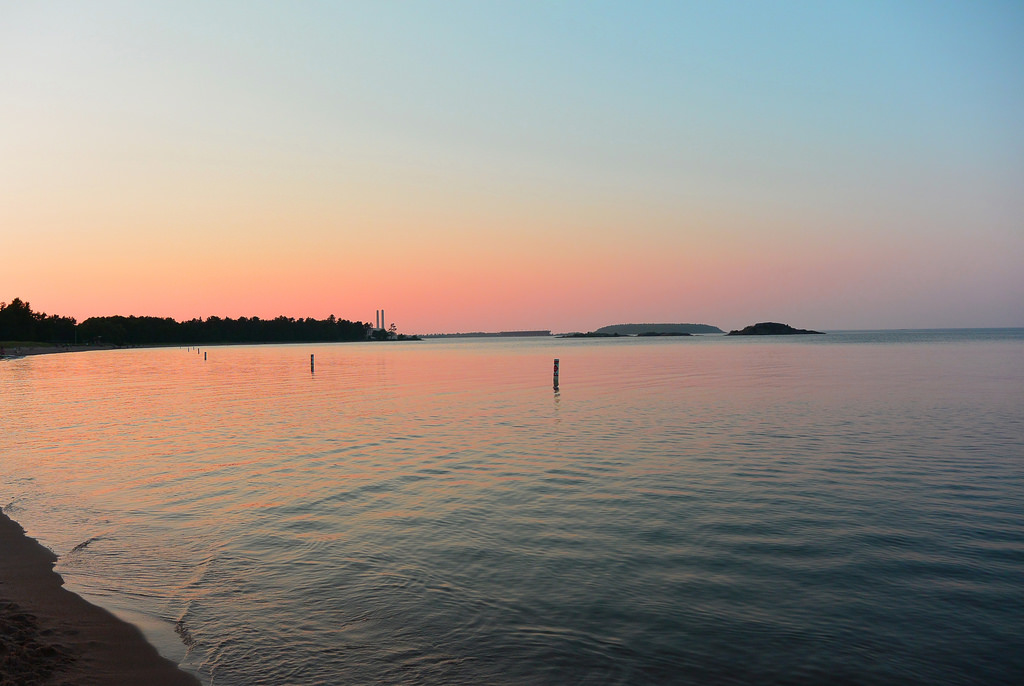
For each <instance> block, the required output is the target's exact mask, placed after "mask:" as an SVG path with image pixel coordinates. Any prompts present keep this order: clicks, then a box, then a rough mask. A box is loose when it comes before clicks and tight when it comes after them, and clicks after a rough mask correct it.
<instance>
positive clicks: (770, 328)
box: [726, 322, 824, 336]
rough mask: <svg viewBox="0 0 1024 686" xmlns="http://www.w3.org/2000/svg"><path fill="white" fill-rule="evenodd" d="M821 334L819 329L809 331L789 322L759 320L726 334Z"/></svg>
mask: <svg viewBox="0 0 1024 686" xmlns="http://www.w3.org/2000/svg"><path fill="white" fill-rule="evenodd" d="M802 333H812V334H822V335H824V334H823V332H821V331H810V330H808V329H794V328H793V327H792V326H790V325H789V324H779V323H778V322H761V323H759V324H751V325H750V326H748V327H745V328H743V329H740V330H739V331H730V332H729V333H727V334H726V335H727V336H788V335H791V334H802Z"/></svg>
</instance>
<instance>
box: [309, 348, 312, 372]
mask: <svg viewBox="0 0 1024 686" xmlns="http://www.w3.org/2000/svg"><path fill="white" fill-rule="evenodd" d="M309 371H310V372H312V371H313V353H310V354H309Z"/></svg>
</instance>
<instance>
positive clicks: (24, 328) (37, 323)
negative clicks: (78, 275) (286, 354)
mask: <svg viewBox="0 0 1024 686" xmlns="http://www.w3.org/2000/svg"><path fill="white" fill-rule="evenodd" d="M371 329H372V327H371V326H370V324H368V323H363V322H352V321H349V320H347V319H337V318H335V316H334V315H333V314H332V315H331V316H330V317H328V318H327V319H312V318H309V317H307V318H305V319H295V318H294V317H284V316H280V317H276V318H274V319H260V318H259V317H239V318H238V319H231V318H230V317H226V318H223V319H222V318H221V317H207V318H206V319H201V318H196V319H190V320H188V321H183V322H179V321H176V320H174V319H171V318H170V317H136V316H130V317H124V316H113V317H90V318H89V319H86V320H85V321H84V322H82V323H81V324H78V323H77V322H76V321H75V319H74V318H73V317H61V316H58V315H47V314H44V313H42V312H33V311H32V308H31V307H30V306H29V303H27V302H24V301H22V300H21V299H20V298H15V299H14V300H12V301H11V302H10V303H0V341H22V342H40V343H51V344H54V345H68V344H73V343H78V344H97V345H154V344H190V345H191V344H197V343H207V344H209V343H325V342H334V341H361V340H366V338H367V336H368V334H369V333H370V331H371Z"/></svg>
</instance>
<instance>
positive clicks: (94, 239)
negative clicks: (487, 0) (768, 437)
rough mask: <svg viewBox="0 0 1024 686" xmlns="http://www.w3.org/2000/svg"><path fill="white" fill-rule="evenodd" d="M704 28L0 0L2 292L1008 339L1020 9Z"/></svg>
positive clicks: (112, 305) (570, 7) (554, 18)
mask: <svg viewBox="0 0 1024 686" xmlns="http://www.w3.org/2000/svg"><path fill="white" fill-rule="evenodd" d="M730 7H731V6H729V7H724V6H723V7H718V6H715V5H711V6H708V5H706V4H703V3H701V4H696V5H689V4H686V3H669V4H667V5H661V4H659V3H653V4H647V5H645V6H643V7H640V8H638V7H636V6H634V5H630V4H627V3H622V4H615V3H612V4H602V5H601V6H600V7H598V6H594V5H592V4H590V3H582V4H577V3H571V2H570V3H558V4H556V5H554V6H551V5H545V4H539V5H527V6H521V5H518V4H509V5H486V6H474V5H471V6H470V7H468V8H467V7H463V8H461V9H460V10H459V11H457V12H456V11H455V10H454V8H452V7H451V6H450V5H449V4H447V3H433V2H421V3H399V4H385V5H378V4H365V5H362V4H361V5H351V4H343V5H341V6H337V7H330V6H329V7H323V6H318V5H308V6H307V5H304V6H291V5H271V6H269V7H263V8H261V9H258V10H257V9H255V8H249V7H248V6H243V5H235V4H233V3H223V4H219V5H218V6H217V7H216V8H212V9H211V8H203V9H202V10H200V9H199V8H183V7H178V6H174V5H167V6H163V5H160V4H157V5H149V4H147V5H146V6H139V7H133V6H128V7H124V6H119V5H113V4H109V5H108V4H105V3H99V4H98V5H96V6H90V8H89V9H88V11H87V10H86V9H85V8H82V7H79V6H78V5H75V4H66V5H64V4H60V3H58V4H57V5H52V6H51V5H47V6H46V7H41V6H37V5H34V4H27V5H20V6H19V5H15V6H13V7H8V8H6V9H4V10H3V11H2V12H3V16H2V18H0V46H2V47H0V110H2V111H3V112H4V126H3V127H0V251H2V254H3V257H2V265H3V266H2V268H0V300H5V301H9V300H10V299H12V298H14V297H21V298H22V299H24V300H27V301H29V302H31V304H32V306H33V308H34V309H35V310H37V311H44V312H48V313H56V314H64V315H69V316H74V317H77V318H78V319H79V321H82V320H84V319H85V318H87V317H89V316H94V315H106V314H125V315H128V314H138V315H154V316H170V317H174V318H177V319H188V318H192V317H197V316H198V317H205V316H211V315H217V316H230V317H238V316H252V315H257V316H261V317H274V316H277V315H280V314H284V315H287V316H294V317H306V316H312V317H325V316H327V315H328V314H335V315H336V316H338V317H340V318H345V319H352V320H361V321H373V319H374V312H375V310H376V309H378V308H381V307H383V308H385V309H386V310H387V312H388V318H389V321H394V322H395V323H396V324H397V325H398V328H399V330H401V331H403V332H407V333H432V332H454V331H477V330H509V329H551V330H554V331H572V330H591V329H594V328H597V327H600V326H604V325H607V324H614V323H626V322H662V321H674V322H700V323H708V324H714V325H717V326H720V327H722V328H724V329H729V328H739V327H741V326H744V325H746V324H750V323H753V322H754V321H764V320H781V321H786V322H790V323H792V324H794V325H797V326H800V327H807V328H814V329H829V328H833V329H834V328H887V327H891V328H904V327H906V328H910V327H944V326H1021V325H1024V276H1022V275H1021V274H1022V272H1021V270H1020V265H1021V264H1024V230H1022V227H1021V217H1024V199H1022V198H1024V194H1022V193H1020V189H1021V188H1024V133H1022V129H1021V127H1020V126H1019V123H1020V122H1021V121H1024V91H1021V89H1020V88H1019V84H1020V83H1021V79H1022V77H1024V57H1022V55H1024V53H1022V52H1021V51H1020V50H1019V36H1020V30H1021V29H1022V28H1024V10H1022V9H1021V8H1020V7H1018V6H1017V5H1014V4H1005V5H978V6H976V5H974V4H966V5H962V6H956V7H953V8H945V9H946V10H948V11H946V13H945V14H943V13H942V12H940V11H939V8H935V7H932V6H931V5H929V4H921V5H918V4H913V3H907V4H901V5H900V6H899V7H897V8H889V9H887V10H886V13H885V14H884V16H882V15H881V14H879V12H880V9H879V8H877V7H875V8H873V7H867V6H860V5H855V6H840V7H831V6H817V5H814V4H811V5H808V6H803V5H799V4H797V5H792V4H785V5H781V6H771V5H767V4H765V5H754V6H743V10H742V11H743V15H742V16H741V15H739V14H737V13H736V11H733V10H735V9H736V8H732V9H730ZM228 26H230V27H232V29H231V31H228V30H227V29H226V28H225V27H228ZM825 35H827V36H829V39H828V40H827V41H825V40H824V39H822V36H825Z"/></svg>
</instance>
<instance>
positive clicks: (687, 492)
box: [0, 329, 1024, 686]
mask: <svg viewBox="0 0 1024 686" xmlns="http://www.w3.org/2000/svg"><path fill="white" fill-rule="evenodd" d="M204 352H206V353H207V354H208V359H206V360H204V359H203V354H201V353H200V354H197V353H196V351H195V349H192V350H191V351H189V350H187V349H184V348H181V349H179V348H167V349H135V350H120V351H108V352H93V353H80V354H68V355H49V356H39V357H33V358H25V359H21V360H7V361H4V362H2V363H0V399H2V406H0V409H2V412H3V422H2V425H0V426H2V428H0V432H2V433H0V505H3V506H4V510H5V511H6V512H8V513H9V514H10V515H11V516H12V517H13V518H15V519H17V520H18V521H19V522H21V523H22V525H23V526H24V527H25V528H26V530H27V531H28V533H29V534H30V535H32V536H34V537H36V538H38V539H39V540H41V541H42V542H43V543H45V544H46V545H48V546H50V547H51V548H52V549H53V550H54V551H55V552H56V553H57V554H58V555H59V556H60V561H59V563H58V567H57V569H58V571H59V572H60V573H61V574H63V575H64V577H65V579H66V580H67V582H68V585H69V587H70V588H72V589H73V590H75V591H77V592H79V593H81V594H83V595H85V596H86V597H88V598H90V599H91V600H93V601H94V602H98V603H100V604H103V605H105V606H107V607H109V608H111V609H113V610H115V611H116V612H118V613H120V614H122V615H123V616H125V617H128V618H130V619H132V621H135V622H137V623H138V624H140V625H141V626H142V627H143V628H144V629H145V631H146V632H147V635H148V636H149V637H150V640H152V641H153V642H154V643H156V644H157V645H158V646H159V647H160V649H161V650H162V651H163V652H164V653H165V654H167V655H169V656H171V657H172V658H173V659H176V660H178V661H179V662H181V663H182V664H183V665H184V666H185V667H186V668H187V669H189V670H191V671H194V672H196V673H197V674H198V675H199V676H200V678H202V679H203V680H204V681H205V682H206V683H207V684H212V685H214V686H235V685H243V684H244V685H248V684H349V683H350V684H366V683H381V684H406V683H417V684H485V683H486V684H525V683H529V684H660V683H675V684H691V683H692V684H706V683H736V684H748V683H765V684H767V683H815V682H831V683H850V684H906V683H921V684H967V683H986V684H996V683H1020V679H1021V677H1022V676H1024V330H1019V329H1018V330H987V331H980V330H976V331H934V332H835V333H830V334H829V335H827V336H797V337H780V338H761V337H757V338H736V337H729V338H727V337H722V336H706V337H705V336H701V337H692V338H627V339H613V340H598V339H585V340H560V339H519V340H516V339H512V340H509V339H446V340H427V341H423V342H411V343H388V344H379V343H377V344H373V343H366V344H362V343H357V344H335V345H291V346H227V347H210V348H206V349H204ZM310 354H314V355H315V360H316V368H315V372H311V371H310V367H309V356H310ZM556 357H557V358H560V360H561V388H560V390H559V391H558V392H554V391H553V389H552V387H551V370H552V360H553V358H556Z"/></svg>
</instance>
